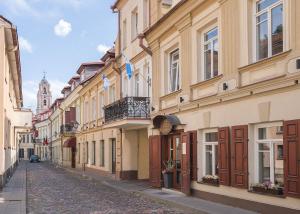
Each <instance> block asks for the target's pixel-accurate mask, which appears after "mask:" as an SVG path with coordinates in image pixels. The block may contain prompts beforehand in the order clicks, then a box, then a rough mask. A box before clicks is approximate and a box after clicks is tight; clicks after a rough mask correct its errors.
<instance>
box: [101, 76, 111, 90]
mask: <svg viewBox="0 0 300 214" xmlns="http://www.w3.org/2000/svg"><path fill="white" fill-rule="evenodd" d="M102 79H103V88H104V90H106V89H108V88H109V85H110V82H109V79H108V78H107V77H106V76H105V75H104V74H103V76H102Z"/></svg>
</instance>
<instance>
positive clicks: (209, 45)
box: [203, 27, 219, 80]
mask: <svg viewBox="0 0 300 214" xmlns="http://www.w3.org/2000/svg"><path fill="white" fill-rule="evenodd" d="M203 44H204V49H203V50H204V60H203V62H204V80H208V79H211V78H213V77H215V76H218V74H219V67H218V62H219V60H218V58H219V44H218V28H217V27H216V28H214V29H212V30H210V31H208V32H207V33H205V34H204V43H203Z"/></svg>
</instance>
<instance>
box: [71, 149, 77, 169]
mask: <svg viewBox="0 0 300 214" xmlns="http://www.w3.org/2000/svg"><path fill="white" fill-rule="evenodd" d="M71 155H72V157H71V159H72V163H71V164H72V165H71V166H72V168H75V161H76V148H75V147H71Z"/></svg>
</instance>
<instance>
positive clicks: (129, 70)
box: [125, 62, 132, 79]
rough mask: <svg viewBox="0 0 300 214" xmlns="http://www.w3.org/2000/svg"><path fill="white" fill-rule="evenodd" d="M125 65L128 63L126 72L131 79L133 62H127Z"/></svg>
mask: <svg viewBox="0 0 300 214" xmlns="http://www.w3.org/2000/svg"><path fill="white" fill-rule="evenodd" d="M125 65H126V73H127V76H128V79H131V77H132V69H131V64H130V62H127V63H126V64H125Z"/></svg>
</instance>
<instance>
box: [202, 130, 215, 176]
mask: <svg viewBox="0 0 300 214" xmlns="http://www.w3.org/2000/svg"><path fill="white" fill-rule="evenodd" d="M203 146H204V147H203V148H204V154H203V159H204V160H203V170H204V171H203V174H204V175H218V132H216V131H210V132H204V134H203Z"/></svg>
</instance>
